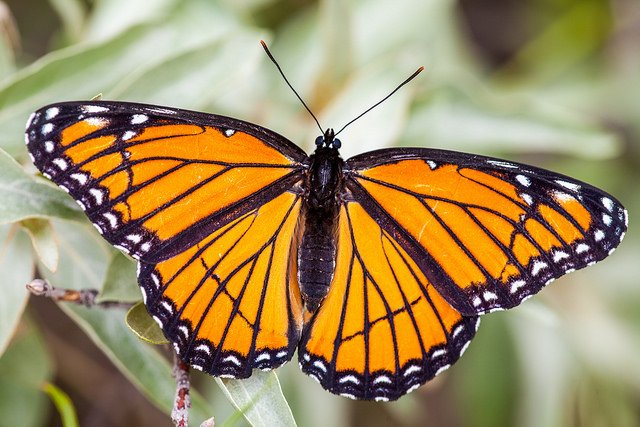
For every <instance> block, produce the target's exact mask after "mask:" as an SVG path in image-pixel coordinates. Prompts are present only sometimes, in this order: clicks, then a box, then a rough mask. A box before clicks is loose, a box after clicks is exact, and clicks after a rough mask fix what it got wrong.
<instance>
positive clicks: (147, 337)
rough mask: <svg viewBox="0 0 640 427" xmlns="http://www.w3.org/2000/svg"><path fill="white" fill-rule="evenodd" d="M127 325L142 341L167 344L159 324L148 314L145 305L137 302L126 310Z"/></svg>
mask: <svg viewBox="0 0 640 427" xmlns="http://www.w3.org/2000/svg"><path fill="white" fill-rule="evenodd" d="M126 321H127V326H128V327H129V329H131V331H132V332H133V333H134V334H136V335H137V336H138V338H140V339H141V340H143V341H146V342H148V343H150V344H169V341H168V340H167V338H165V336H164V333H163V332H162V329H160V326H159V325H158V324H157V323H156V322H155V321H154V320H153V319H152V318H151V316H149V312H148V311H147V307H145V305H144V303H142V301H141V302H139V303H137V304H136V305H134V306H133V307H131V308H130V309H129V311H128V312H127V318H126Z"/></svg>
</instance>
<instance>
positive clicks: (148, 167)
mask: <svg viewBox="0 0 640 427" xmlns="http://www.w3.org/2000/svg"><path fill="white" fill-rule="evenodd" d="M26 143H27V146H28V149H29V152H30V153H31V155H32V158H33V162H34V164H35V165H36V166H37V167H38V169H40V170H41V171H42V173H43V174H44V175H45V176H46V177H48V178H50V179H51V180H52V181H54V182H55V183H56V184H58V185H59V186H61V187H62V188H63V189H65V190H66V191H67V192H68V193H70V195H71V196H73V198H74V199H76V201H77V202H78V203H79V204H80V206H81V208H82V209H83V210H84V211H85V213H86V214H87V216H88V217H89V219H90V220H91V221H92V222H93V224H94V225H95V226H96V228H97V229H98V231H99V232H100V233H101V234H102V235H103V237H104V238H105V239H106V240H108V241H109V242H110V243H112V244H113V245H114V246H116V247H118V248H120V249H122V250H123V251H125V252H127V253H129V254H130V255H131V256H132V257H134V258H136V259H138V260H139V263H138V281H139V284H140V287H141V290H142V295H143V298H144V302H145V304H146V306H147V309H148V311H149V313H150V314H151V315H152V316H153V317H154V319H155V320H156V321H157V322H158V323H159V324H160V326H161V327H162V329H163V331H164V333H165V335H166V336H167V338H168V339H169V340H171V341H172V342H173V343H174V346H175V349H176V351H177V352H178V353H179V354H180V356H181V357H182V359H183V360H185V361H187V362H189V363H190V364H191V365H192V366H194V367H196V368H199V369H202V370H204V371H207V372H209V373H210V374H213V375H220V376H228V377H248V376H249V375H250V374H251V370H252V369H253V368H263V369H268V368H274V367H276V366H279V365H281V364H282V363H284V362H285V361H287V360H289V359H290V358H291V356H292V354H293V352H294V351H295V348H296V345H297V343H298V340H299V336H300V330H301V328H302V320H301V313H302V308H301V301H300V296H299V292H298V288H297V284H296V282H295V273H292V271H294V270H295V265H292V264H291V261H290V260H291V251H292V247H291V245H292V244H293V242H294V241H295V240H294V233H295V229H296V224H297V221H298V216H299V211H300V206H301V196H300V194H301V192H302V191H301V190H300V185H301V182H302V181H303V177H304V173H305V170H306V168H307V164H306V162H307V159H308V158H307V156H306V154H305V153H304V152H303V151H302V150H300V149H299V148H298V147H296V146H295V145H294V144H292V143H291V142H289V141H288V140H286V139H285V138H283V137H281V136H280V135H278V134H276V133H274V132H272V131H269V130H267V129H264V128H261V127H259V126H256V125H253V124H250V123H246V122H243V121H240V120H235V119H230V118H227V117H223V116H216V115H210V114H204V113H196V112H191V111H185V110H178V109H172V108H166V107H157V106H151V105H141V104H131V103H124V102H107V101H97V102H93V101H92V102H69V103H59V104H53V105H49V106H47V107H44V108H42V109H40V110H38V111H36V112H35V113H34V114H33V115H32V116H31V118H30V119H29V122H28V124H27V130H26Z"/></svg>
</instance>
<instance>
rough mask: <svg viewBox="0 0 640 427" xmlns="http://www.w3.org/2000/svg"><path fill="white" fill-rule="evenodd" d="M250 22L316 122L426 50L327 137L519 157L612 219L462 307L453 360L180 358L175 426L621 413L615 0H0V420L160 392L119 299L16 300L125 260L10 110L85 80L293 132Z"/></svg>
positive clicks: (35, 419)
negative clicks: (350, 393) (587, 189)
mask: <svg viewBox="0 0 640 427" xmlns="http://www.w3.org/2000/svg"><path fill="white" fill-rule="evenodd" d="M260 39H265V41H267V43H268V44H269V45H270V47H271V49H272V52H273V53H274V55H275V56H276V57H277V58H278V60H279V61H280V63H281V65H282V66H283V68H284V70H285V71H286V73H287V75H288V77H289V79H290V80H291V81H292V83H293V84H294V86H295V87H296V89H297V90H298V91H299V92H300V94H301V95H302V96H303V98H304V99H305V100H306V101H307V103H308V104H309V105H310V107H311V108H312V109H313V111H315V113H316V115H317V116H318V117H319V119H320V122H321V123H323V126H333V127H336V128H338V127H341V126H342V125H343V124H344V123H346V122H347V121H348V120H350V119H352V118H353V117H355V116H356V115H357V114H358V113H360V112H362V111H363V110H364V109H365V108H366V107H368V106H369V105H371V104H372V103H374V102H375V101H377V100H378V99H379V98H381V97H382V96H383V95H384V94H386V93H387V92H388V91H389V90H390V89H392V88H393V87H395V85H396V84H397V83H399V82H400V81H402V79H404V78H405V77H407V76H408V75H409V74H410V73H411V72H413V71H414V70H415V69H416V68H417V67H418V66H420V65H424V66H425V68H426V72H424V73H423V74H421V75H420V76H419V78H417V79H416V80H414V81H413V82H412V83H411V84H410V85H409V86H407V87H405V88H403V90H402V91H400V92H399V93H398V94H396V95H395V96H394V97H393V98H391V99H390V100H388V101H387V102H385V104H384V105H383V106H381V107H379V108H377V109H376V110H374V111H373V112H371V113H370V114H368V115H367V116H365V117H364V118H362V119H361V120H359V121H358V122H357V123H356V124H354V125H352V126H350V127H349V128H348V129H347V130H346V131H345V132H344V133H343V134H342V135H341V139H342V141H343V149H342V150H341V151H342V154H343V156H344V157H349V156H351V155H353V154H355V153H360V152H363V151H369V150H373V149H376V148H381V147H385V146H392V145H398V146H420V147H437V148H446V149H452V150H461V151H470V152H475V153H480V154H484V155H493V156H499V157H504V158H508V159H512V160H516V161H522V162H526V163H530V164H534V165H537V166H542V167H545V168H549V169H552V170H555V171H558V172H561V173H564V174H568V175H571V176H574V177H576V178H578V179H581V180H583V181H587V182H589V183H591V184H593V185H596V186H598V187H601V188H603V189H605V190H607V191H609V192H611V193H612V194H613V195H615V196H616V197H617V198H618V199H619V200H620V201H622V202H623V204H624V205H625V206H626V207H627V208H628V210H629V216H630V229H629V232H628V234H627V237H626V239H625V241H624V242H623V243H622V244H621V246H620V248H619V249H618V251H617V252H616V253H615V254H614V255H613V256H611V257H610V258H608V259H606V260H605V261H603V262H602V263H600V264H598V265H596V266H594V267H591V268H589V269H587V270H582V271H579V272H576V273H573V274H570V275H569V276H566V277H563V278H562V279H560V280H557V281H556V282H555V283H553V284H552V285H551V286H550V287H549V288H548V289H546V290H544V291H543V292H541V293H540V294H539V295H538V296H537V297H535V298H533V299H532V300H529V301H527V302H526V303H525V304H523V305H522V306H521V307H519V308H516V309H514V310H511V311H509V312H500V313H494V314H490V315H487V316H484V317H483V322H482V323H483V324H482V327H481V328H480V330H479V332H478V335H477V337H476V339H475V340H474V342H473V344H472V345H471V346H470V348H469V350H468V352H467V353H466V354H465V355H464V357H463V358H462V359H461V360H460V361H459V362H458V363H457V364H456V365H455V366H454V367H452V368H451V369H450V370H449V371H447V372H446V373H444V374H442V375H440V376H439V377H438V378H436V379H435V380H434V381H432V382H430V383H428V384H427V385H426V386H423V387H421V388H420V389H418V390H417V391H415V392H413V393H411V394H410V395H408V396H406V397H404V398H402V399H400V400H399V401H398V402H395V403H391V404H376V403H367V402H353V401H350V400H347V399H345V398H341V397H336V396H333V395H330V394H329V393H327V392H325V391H324V390H322V389H321V387H319V386H318V385H317V384H316V383H315V382H314V381H312V380H311V379H310V378H308V377H307V376H305V375H303V374H302V373H300V372H299V370H298V368H297V366H296V365H297V364H296V363H295V362H294V363H289V364H288V365H287V366H286V367H284V368H281V369H279V370H278V371H277V377H278V378H279V381H280V383H281V386H282V393H281V392H280V389H279V387H278V384H277V382H276V377H275V376H274V375H270V374H264V373H261V374H259V375H257V376H256V378H253V379H252V380H249V381H244V382H234V381H228V382H226V383H225V384H224V385H223V386H222V388H221V387H220V386H219V383H218V382H216V381H214V380H213V379H212V378H211V377H208V376H205V375H194V377H193V381H194V383H195V390H194V396H193V400H194V408H193V410H192V424H193V425H199V423H200V422H202V421H203V420H204V419H205V418H209V417H212V416H214V417H215V419H216V422H217V424H218V425H247V424H248V423H249V422H251V423H253V424H255V425H273V424H274V423H276V422H281V423H283V424H289V425H291V424H292V422H293V421H292V419H295V421H296V422H297V424H298V425H300V426H325V425H331V426H355V425H368V426H383V425H396V426H418V425H420V426H424V425H433V426H461V427H462V426H532V427H533V426H578V425H579V426H638V425H640V278H639V277H640V274H639V273H640V267H639V260H640V233H639V232H637V231H636V230H637V229H636V227H635V224H636V223H637V222H638V221H640V214H638V212H640V191H639V190H638V188H637V187H638V184H637V183H638V182H639V181H640V154H639V149H640V3H639V2H638V1H637V0H475V1H472V0H464V1H453V0H422V1H410V0H396V1H394V2H391V1H388V0H384V1H383V0H352V1H339V0H326V1H310V0H239V1H238V0H222V1H217V2H216V1H204V0H190V1H187V0H102V1H100V0H94V1H89V0H49V1H47V0H13V1H9V2H6V1H5V2H1V1H0V129H1V130H2V131H1V132H0V149H1V150H2V151H0V354H1V356H0V426H17V425H20V426H27V427H29V426H45V425H46V426H49V425H54V426H55V425H62V421H61V416H60V413H59V411H58V410H57V409H56V407H55V406H54V404H53V403H52V401H56V402H58V404H59V407H61V408H63V409H64V410H73V411H75V412H76V414H77V415H76V416H77V419H78V420H79V422H80V424H81V425H83V426H85V425H86V426H93V427H96V426H100V427H102V426H121V425H136V426H147V425H148V426H152V425H153V426H155V425H169V424H170V420H169V418H168V415H167V414H168V413H169V411H170V408H171V403H172V396H173V393H174V385H173V380H172V379H171V376H170V362H169V361H168V359H167V358H166V352H164V351H163V348H162V347H158V346H151V345H149V344H146V343H143V342H142V341H140V340H139V339H138V338H136V337H135V336H134V335H133V334H132V333H131V332H130V331H129V330H128V329H127V327H126V326H125V324H124V316H125V311H123V310H118V309H112V310H95V309H94V310H87V309H83V308H79V307H70V306H69V305H65V304H54V303H53V302H51V301H48V300H45V299H42V298H29V297H28V295H27V292H26V291H25V288H24V285H25V284H26V283H27V282H29V280H30V279H31V278H33V277H34V276H35V275H40V276H44V277H47V278H48V279H49V280H50V281H51V282H52V283H53V284H54V285H56V286H59V287H66V288H75V289H79V288H87V287H91V288H97V289H103V288H104V289H105V291H106V293H107V295H105V296H104V298H106V299H114V300H119V301H135V300H138V299H139V298H140V296H139V294H138V293H137V292H138V291H137V287H136V284H135V272H134V266H133V263H132V262H130V261H128V260H127V259H125V258H124V256H122V255H120V254H118V253H117V252H116V251H115V250H113V249H112V248H110V247H109V246H108V245H107V244H106V243H105V242H104V241H103V240H102V239H101V238H100V237H99V235H98V234H97V232H95V230H94V229H93V228H92V227H91V226H90V225H89V224H88V222H87V221H86V220H85V219H84V216H83V215H81V213H79V210H78V209H77V207H76V206H75V204H73V202H71V201H70V199H69V198H68V196H66V195H65V194H64V193H62V192H61V191H59V190H58V189H56V188H54V187H52V186H50V185H48V184H47V183H46V182H44V181H43V180H40V179H38V178H36V177H35V169H34V167H33V165H31V163H30V161H29V160H28V156H27V155H26V150H25V148H24V143H23V132H24V124H25V122H26V120H27V117H28V115H29V114H30V112H31V111H33V110H35V109H36V108H39V107H41V106H42V105H44V104H47V103H50V102H58V101H63V100H77V99H89V98H92V97H94V96H95V95H97V94H99V93H101V94H103V97H104V98H105V99H115V100H129V101H136V102H146V103H157V104H165V105H171V106H175V107H182V108H189V109H196V110H202V111H208V112H214V113H219V114H224V115H230V116H233V117H238V118H241V119H244V120H248V121H252V122H255V123H259V124H261V125H263V126H265V127H268V128H270V129H273V130H275V131H276V132H279V133H281V134H283V135H286V136H287V137H288V138H290V139H291V140H293V141H295V142H296V143H297V144H299V145H300V146H302V147H303V148H305V149H306V150H310V149H311V147H312V145H313V140H314V139H315V136H316V135H317V133H318V130H317V128H316V126H315V124H314V123H313V122H312V120H311V119H310V117H309V115H308V114H307V113H306V111H305V110H304V109H303V108H302V106H301V105H300V104H299V102H298V101H297V99H296V98H295V97H294V96H293V94H292V93H291V92H290V90H289V89H288V88H287V87H286V86H285V84H284V82H283V81H282V79H281V77H280V76H279V75H278V73H277V72H276V70H275V68H274V67H273V65H272V64H271V63H270V62H269V60H268V59H267V57H266V56H265V55H264V53H263V51H262V49H261V47H260V45H259V44H258V41H259V40H260ZM12 157H13V159H15V161H14V160H13V159H12ZM16 161H17V162H16ZM45 383H49V384H53V385H55V387H48V388H46V389H47V390H48V392H47V393H48V394H46V393H45V391H43V390H44V389H43V384H45ZM64 394H66V395H68V396H69V397H70V401H65V399H64V398H63V397H64ZM225 394H228V395H229V396H230V397H229V398H227V397H225ZM69 402H71V403H69ZM231 402H235V404H236V405H237V406H239V407H241V408H243V409H244V412H245V414H247V418H245V417H244V416H243V415H242V414H241V413H240V412H238V410H237V409H236V407H234V406H233V405H232V403H231ZM289 408H290V412H289ZM292 417H293V418H292Z"/></svg>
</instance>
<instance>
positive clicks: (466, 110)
mask: <svg viewBox="0 0 640 427" xmlns="http://www.w3.org/2000/svg"><path fill="white" fill-rule="evenodd" d="M485 91H486V88H482V87H480V86H479V84H478V83H477V82H473V83H472V84H471V85H470V86H469V87H464V88H463V89H460V88H454V87H451V86H446V85H444V86H440V87H439V88H438V89H435V90H432V91H431V94H430V97H429V99H424V100H421V102H419V103H418V104H417V105H416V106H415V107H414V108H415V111H414V113H413V114H412V115H411V119H410V120H409V123H408V125H407V126H406V129H405V133H404V136H403V138H402V145H403V146H431V147H433V148H445V149H449V150H461V151H469V152H480V151H481V150H493V151H510V152H517V153H521V152H525V153H530V152H535V153H537V152H554V153H566V154H572V155H578V156H583V157H592V158H606V157H612V156H614V155H616V154H617V153H618V152H619V150H620V148H621V145H620V141H619V140H618V139H617V138H616V136H615V135H613V134H611V133H609V132H606V131H604V130H603V129H601V128H599V127H598V126H596V125H594V124H593V120H592V119H590V118H589V117H580V116H576V115H575V114H572V113H570V112H569V111H566V110H561V109H559V108H557V107H556V108H553V107H552V106H550V105H544V104H542V103H536V102H534V101H533V100H531V99H523V98H522V97H521V96H518V95H508V94H505V95H504V96H497V95H496V92H494V93H493V95H492V96H487V95H486V92H485Z"/></svg>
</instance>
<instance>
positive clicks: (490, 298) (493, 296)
mask: <svg viewBox="0 0 640 427" xmlns="http://www.w3.org/2000/svg"><path fill="white" fill-rule="evenodd" d="M482 297H483V298H484V300H485V301H493V300H497V299H498V296H497V295H496V294H494V293H493V292H489V291H486V292H485V293H483V294H482Z"/></svg>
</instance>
